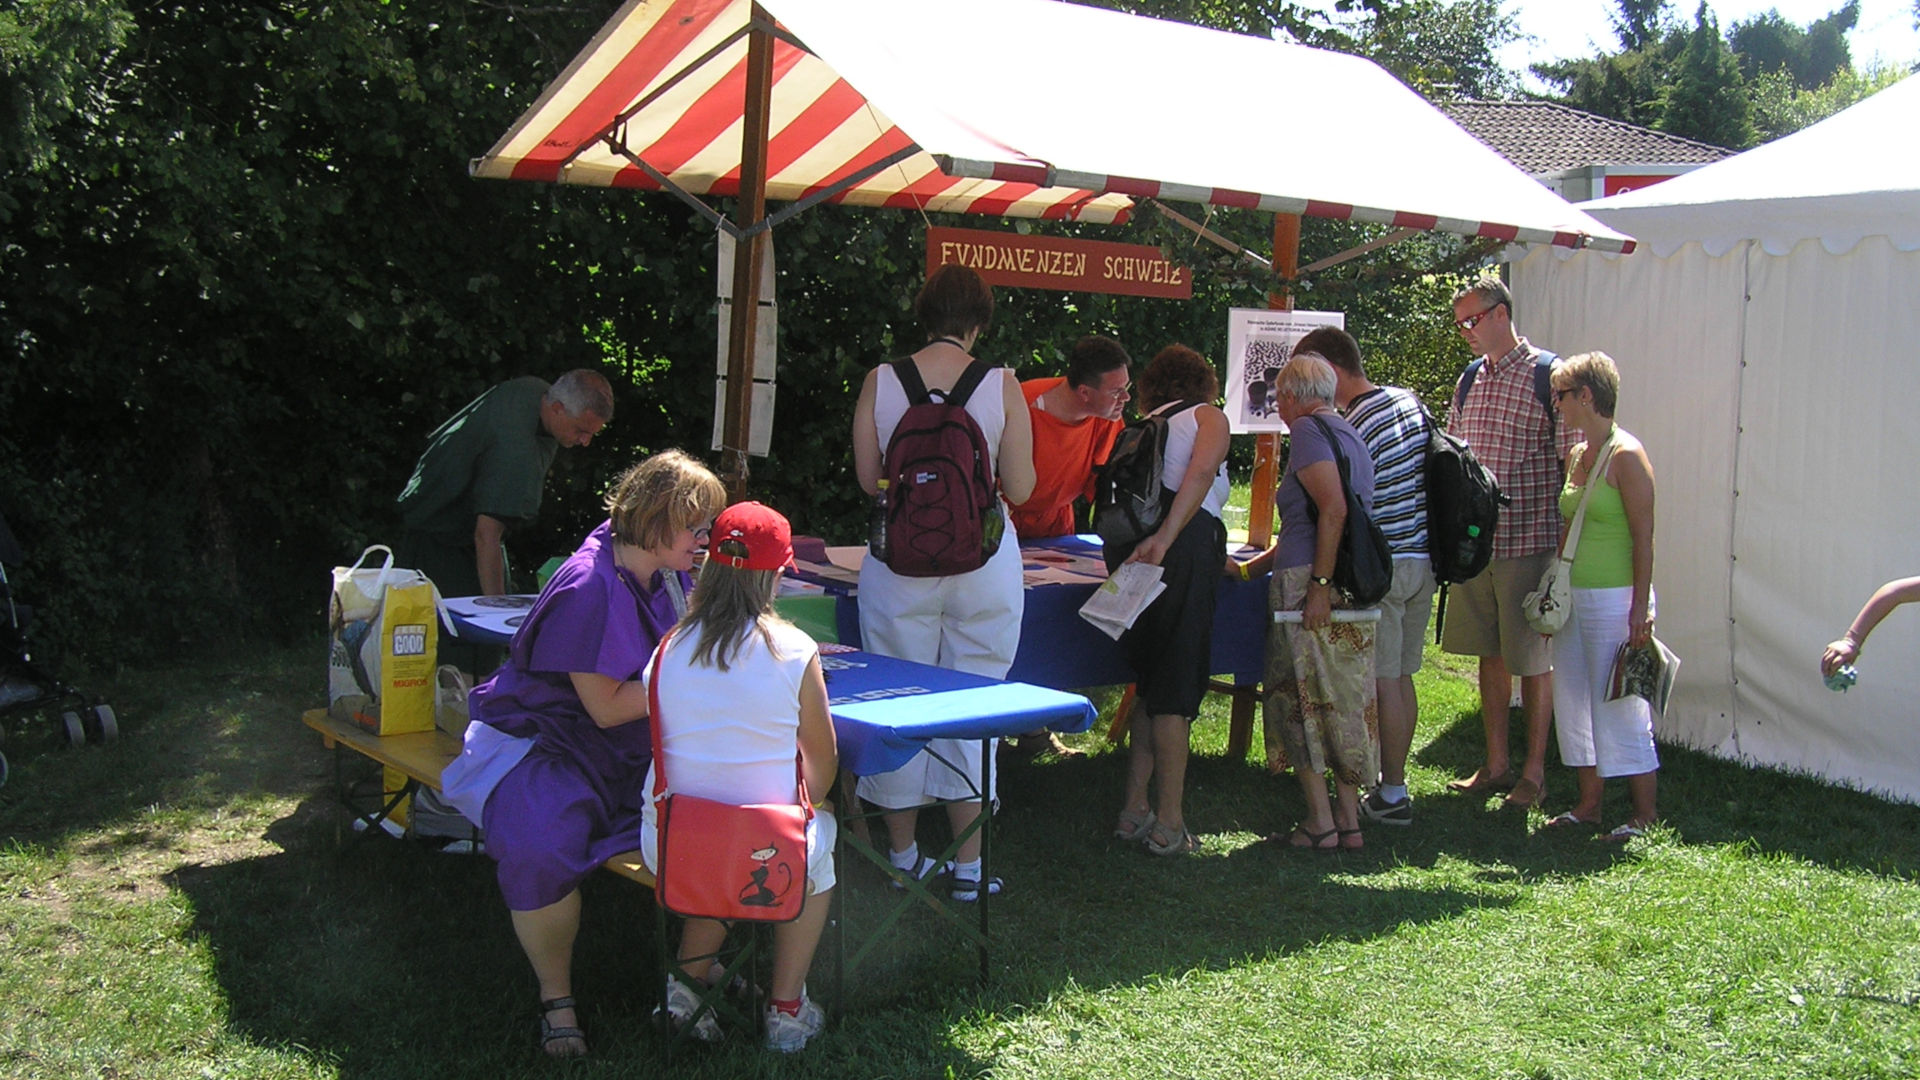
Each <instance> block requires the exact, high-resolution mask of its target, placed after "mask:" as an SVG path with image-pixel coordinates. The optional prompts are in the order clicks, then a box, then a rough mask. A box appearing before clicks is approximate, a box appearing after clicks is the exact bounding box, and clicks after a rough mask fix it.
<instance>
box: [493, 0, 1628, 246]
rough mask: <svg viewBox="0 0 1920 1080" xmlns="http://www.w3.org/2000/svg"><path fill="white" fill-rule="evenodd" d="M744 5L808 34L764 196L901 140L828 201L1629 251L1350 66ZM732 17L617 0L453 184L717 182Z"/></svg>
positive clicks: (1380, 80) (933, 7)
mask: <svg viewBox="0 0 1920 1080" xmlns="http://www.w3.org/2000/svg"><path fill="white" fill-rule="evenodd" d="M761 6H762V7H763V8H765V9H766V10H767V11H768V12H769V13H770V14H771V15H772V16H773V17H774V18H775V19H777V20H778V22H779V24H780V25H781V26H782V27H783V28H784V29H785V30H786V31H788V32H789V33H790V34H791V35H793V36H794V37H795V38H797V39H798V41H800V42H802V43H804V44H805V46H806V48H805V50H802V49H799V48H796V47H794V45H793V44H790V43H789V42H787V41H785V40H782V41H779V42H777V43H776V45H775V51H774V77H775V84H774V88H773V105H772V122H771V134H770V139H769V157H770V165H769V174H770V175H769V181H768V188H767V194H768V197H769V198H772V199H778V200H794V199H799V198H801V197H803V196H805V195H806V194H808V193H810V192H814V191H817V190H820V189H821V188H823V187H824V186H826V185H829V184H831V183H833V182H834V181H836V180H838V179H841V178H844V177H847V176H849V175H852V174H854V173H856V172H858V171H859V170H861V169H862V168H863V167H867V166H870V165H872V164H873V163H875V162H878V161H881V160H883V159H885V158H887V157H888V156H889V155H892V154H899V153H903V152H904V154H905V156H904V157H903V159H902V160H900V161H899V162H897V163H895V164H890V165H888V166H886V167H885V168H883V169H881V170H880V171H879V172H878V173H876V174H875V175H873V176H871V177H868V178H866V179H864V180H863V181H861V182H860V183H858V184H857V185H855V186H853V187H852V188H851V189H849V190H847V191H845V192H842V193H840V194H838V195H836V196H835V201H840V202H846V203H852V204H857V205H869V206H895V207H901V208H913V207H919V208H922V209H926V210H952V211H963V212H972V213H990V214H1000V215H1006V216H1032V217H1059V218H1074V219H1079V220H1092V221H1111V220H1116V219H1117V218H1119V217H1120V216H1123V215H1124V214H1125V213H1126V211H1127V208H1128V207H1129V206H1131V199H1132V198H1136V197H1159V198H1164V199H1176V200H1187V201H1197V202H1204V203H1209V204H1214V205H1220V206H1237V207H1249V208H1258V209H1262V210H1269V211H1278V212H1287V213H1298V214H1305V215H1308V216H1315V217H1331V218H1339V219H1348V220H1356V221H1369V222H1377V223H1380V224H1384V225H1392V226H1396V227H1403V228H1417V229H1437V230H1441V231H1447V232H1454V233H1460V234H1465V235H1480V236H1491V237H1496V238H1502V239H1509V240H1515V241H1519V242H1530V243H1546V244H1554V245H1559V246H1564V247H1569V248H1579V247H1586V246H1592V247H1595V248H1597V249H1601V250H1610V251H1622V250H1631V248H1632V240H1631V239H1630V238H1629V237H1627V236H1624V235H1622V234H1621V233H1619V232H1616V231H1614V230H1612V229H1609V228H1607V227H1606V226H1604V225H1602V224H1600V223H1599V222H1597V221H1595V220H1593V219H1592V218H1590V217H1587V216H1586V215H1584V214H1582V213H1581V212H1579V211H1578V210H1575V209H1574V208H1573V207H1571V206H1570V205H1569V204H1567V203H1566V202H1565V201H1563V200H1562V199H1560V198H1559V197H1558V196H1557V195H1554V194H1553V193H1552V192H1549V191H1547V190H1546V189H1545V188H1543V187H1541V186H1540V185H1539V184H1537V183H1535V182H1534V181H1533V180H1531V179H1530V178H1528V177H1527V176H1526V175H1525V174H1524V173H1522V172H1521V171H1520V170H1519V169H1517V168H1515V167H1514V166H1513V165H1511V164H1509V163H1508V162H1507V161H1506V160H1505V159H1503V158H1501V157H1500V156H1499V155H1498V154H1496V153H1495V152H1494V151H1492V150H1491V149H1489V148H1488V147H1486V146H1485V145H1483V144H1482V143H1480V142H1479V141H1478V140H1477V139H1475V138H1473V136H1471V135H1469V134H1467V133H1466V132H1465V131H1464V130H1462V129H1461V128H1460V127H1459V126H1458V125H1456V124H1454V123H1453V122H1452V121H1451V120H1449V119H1448V118H1447V117H1446V116H1445V115H1444V114H1442V113H1441V112H1439V111H1438V110H1437V109H1435V108H1433V107H1432V106H1431V105H1429V104H1428V103H1427V102H1426V101H1425V100H1423V99H1422V98H1421V97H1420V96H1419V95H1418V94H1415V93H1414V92H1413V91H1412V90H1409V89H1408V88H1407V87H1405V86H1404V85H1402V84H1401V83H1400V82H1399V81H1398V80H1396V79H1395V78H1394V77H1393V76H1391V75H1389V74H1388V73H1387V72H1386V71H1384V70H1382V69H1381V68H1379V67H1378V66H1376V65H1374V64H1373V63H1371V62H1369V61H1367V60H1364V59H1360V58H1357V57H1352V56H1346V55H1342V54H1339V53H1330V52H1323V51H1319V50H1315V49H1309V48H1306V47H1303V46H1298V45H1290V44H1282V43H1278V42H1274V41H1267V40H1262V39H1258V38H1252V37H1246V36H1242V35H1236V34H1228V33H1222V32H1219V31H1214V30H1207V29H1202V28H1198V27H1193V26H1188V25H1185V24H1180V23H1171V22H1164V21H1160V20H1155V19H1147V18H1141V17H1139V16H1133V15H1126V14H1121V13H1117V12H1112V11H1106V10H1103V9H1099V8H1092V7H1086V6H1082V5H1078V4H1069V3H1061V2H1058V0H762V5H761ZM750 15H751V4H750V3H749V0H631V2H630V3H628V4H627V5H626V6H625V7H623V8H621V10H620V11H619V12H618V13H617V14H616V15H615V16H614V17H613V19H612V20H610V21H609V22H608V24H607V26H606V27H605V28H604V29H603V30H602V31H601V32H600V34H599V35H598V36H597V37H596V38H595V39H594V41H593V42H592V43H591V44H589V45H588V47H587V48H586V50H585V51H583V52H582V53H581V54H580V56H579V57H577V58H576V59H575V60H574V62H573V64H572V65H570V66H569V67H568V69H567V71H566V72H564V73H563V74H562V75H561V76H560V78H558V79H557V80H555V82H554V83H553V85H551V86H549V87H548V88H547V91H546V93H545V94H544V95H542V97H541V99H540V100H539V101H538V102H537V103H536V104H535V105H534V106H533V108H531V109H530V110H528V112H527V113H526V114H525V115H524V116H522V117H521V118H520V120H519V121H518V122H517V123H516V124H515V125H514V127H513V128H512V130H510V131H509V132H507V134H506V135H505V136H503V137H502V138H501V140H500V141H499V143H498V144H496V145H495V146H494V148H493V149H492V150H491V151H490V152H489V153H488V154H487V155H486V156H485V157H482V158H480V159H478V160H476V161H475V162H474V163H473V166H472V172H473V174H474V175H475V176H481V177H494V178H513V179H533V180H546V181H558V182H563V183H578V184H599V185H617V186H624V187H636V188H659V187H661V186H662V185H661V184H660V183H659V181H658V178H657V177H655V176H652V175H650V174H649V173H648V172H647V171H646V170H645V169H643V168H641V167H640V166H638V165H636V164H635V163H634V162H633V161H632V160H631V159H630V158H628V157H627V156H626V155H624V154H622V153H621V152H620V150H619V148H620V147H624V148H625V149H626V150H628V151H629V152H631V154H632V155H633V156H634V157H636V158H638V159H639V160H641V161H644V162H646V163H647V165H648V166H649V167H651V168H652V169H653V170H655V171H657V172H658V173H659V174H660V176H662V177H665V178H666V179H668V180H670V181H671V182H672V183H673V184H674V185H675V186H678V187H680V188H681V189H683V190H684V191H687V192H689V193H692V194H695V195H706V194H730V193H733V192H736V191H737V190H738V185H739V173H740V157H741V153H740V131H741V114H742V101H743V97H744V85H745V76H744V58H745V53H746V42H745V40H744V39H743V38H739V37H734V36H732V35H735V34H736V32H737V31H738V30H740V29H741V28H742V27H744V26H746V25H747V23H748V20H749V18H750ZM710 52H711V53H712V55H711V56H710V57H708V58H707V59H706V60H705V62H704V63H699V64H698V65H697V66H692V65H695V63H696V62H697V61H699V60H700V58H701V57H703V56H706V55H707V54H708V53H710ZM690 66H692V67H691V70H689V68H690ZM676 80H677V81H676Z"/></svg>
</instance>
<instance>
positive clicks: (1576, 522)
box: [1560, 424, 1620, 563]
mask: <svg viewBox="0 0 1920 1080" xmlns="http://www.w3.org/2000/svg"><path fill="white" fill-rule="evenodd" d="M1619 430H1620V427H1619V425H1617V424H1616V425H1615V426H1614V429H1613V430H1612V431H1609V432H1607V440H1606V441H1605V442H1603V443H1601V444H1600V451H1599V456H1598V457H1596V458H1594V459H1593V468H1591V469H1588V470H1587V482H1586V484H1584V485H1583V486H1582V487H1581V488H1580V505H1579V507H1577V508H1576V509H1575V510H1574V511H1573V522H1572V524H1570V525H1568V526H1567V542H1566V543H1564V544H1562V545H1560V561H1561V562H1566V563H1571V562H1572V561H1573V556H1574V553H1575V552H1577V551H1579V550H1580V526H1581V525H1582V524H1584V523H1585V522H1586V520H1587V500H1588V499H1591V498H1593V481H1594V478H1595V477H1598V478H1599V480H1600V482H1601V483H1603V484H1604V483H1606V482H1607V461H1608V460H1609V459H1611V458H1612V457H1613V437H1614V435H1615V434H1616V433H1618V432H1619Z"/></svg>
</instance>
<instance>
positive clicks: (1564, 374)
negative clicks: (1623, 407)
mask: <svg viewBox="0 0 1920 1080" xmlns="http://www.w3.org/2000/svg"><path fill="white" fill-rule="evenodd" d="M1583 386H1584V387H1586V388H1587V389H1589V390H1591V391H1593V411H1594V412H1597V413H1599V414H1600V415H1601V416H1604V417H1606V418H1607V419H1609V420H1611V419H1613V410H1614V409H1615V408H1616V407H1617V406H1618V405H1619V404H1620V368H1619V366H1618V365H1616V364H1615V363H1614V362H1613V357H1611V356H1608V355H1607V354H1606V353H1603V352H1583V353H1581V354H1580V355H1578V356H1569V357H1567V358H1566V359H1565V360H1562V361H1560V362H1559V363H1558V364H1555V365H1554V366H1553V388H1554V389H1555V390H1578V389H1580V388H1581V387H1583Z"/></svg>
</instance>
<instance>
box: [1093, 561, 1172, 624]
mask: <svg viewBox="0 0 1920 1080" xmlns="http://www.w3.org/2000/svg"><path fill="white" fill-rule="evenodd" d="M1160 576H1161V575H1160V568H1159V567H1157V566H1152V565H1149V564H1147V563H1138V562H1130V563H1122V564H1120V569H1118V570H1115V571H1114V572H1113V576H1112V577H1109V578H1108V579H1107V580H1106V583H1105V584H1103V585H1101V586H1100V587H1099V588H1097V589H1095V590H1093V595H1092V596H1090V597H1088V598H1087V602H1086V603H1084V604H1082V605H1080V617H1081V618H1083V619H1085V620H1087V621H1088V622H1090V623H1092V624H1093V625H1095V626H1097V627H1099V628H1100V630H1101V632H1103V633H1105V634H1106V635H1107V636H1108V637H1110V638H1113V639H1115V640H1118V639H1119V637H1120V635H1121V634H1122V633H1123V632H1125V631H1126V629H1127V628H1128V627H1130V626H1132V625H1133V621H1134V620H1135V619H1138V618H1139V617H1140V613H1141V612H1143V611H1145V610H1147V605H1148V604H1151V603H1153V601H1154V599H1155V598H1156V597H1158V596H1159V595H1160V594H1161V593H1163V592H1166V591H1167V584H1166V582H1164V581H1161V580H1160Z"/></svg>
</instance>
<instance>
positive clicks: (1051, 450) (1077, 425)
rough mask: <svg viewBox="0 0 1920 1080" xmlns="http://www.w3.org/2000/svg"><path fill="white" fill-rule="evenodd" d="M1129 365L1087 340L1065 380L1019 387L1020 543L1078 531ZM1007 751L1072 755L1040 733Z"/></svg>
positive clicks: (1071, 356)
mask: <svg viewBox="0 0 1920 1080" xmlns="http://www.w3.org/2000/svg"><path fill="white" fill-rule="evenodd" d="M1131 363H1132V360H1131V359H1129V358H1128V356H1127V350H1126V349H1124V348H1122V347H1121V345H1120V343H1119V342H1117V341H1115V340H1113V339H1112V338H1109V337H1100V336H1099V335H1097V334H1089V335H1088V336H1086V337H1083V338H1081V339H1080V340H1079V341H1076V342H1074V344H1073V348H1072V349H1071V350H1070V351H1069V352H1068V353H1067V374H1066V375H1065V376H1064V377H1062V376H1058V375H1056V376H1054V377H1052V378H1047V379H1029V380H1027V381H1026V382H1023V383H1021V384H1020V391H1021V393H1023V394H1025V395H1026V398H1027V413H1028V415H1029V416H1031V417H1032V419H1033V473H1034V485H1033V494H1032V495H1030V496H1028V497H1027V501H1026V502H1024V503H1021V504H1020V505H1019V506H1014V507H1010V508H1009V509H1010V510H1011V511H1012V519H1013V529H1014V532H1015V533H1016V534H1018V535H1019V537H1020V539H1022V540H1040V539H1044V538H1046V537H1049V536H1067V535H1069V534H1071V533H1073V532H1075V531H1077V530H1076V524H1077V520H1078V516H1079V510H1078V507H1077V506H1076V505H1075V504H1076V502H1080V501H1086V500H1091V499H1092V498H1093V471H1094V469H1095V468H1096V467H1098V466H1100V465H1101V464H1103V463H1105V462H1106V460H1107V454H1108V452H1109V451H1111V450H1112V449H1113V440H1114V439H1115V438H1117V437H1118V436H1119V434H1120V429H1121V428H1123V427H1125V426H1126V424H1125V423H1124V422H1123V421H1122V416H1123V415H1124V414H1125V413H1126V409H1127V402H1128V401H1130V400H1131V399H1132V397H1133V394H1132V393H1131V388H1132V381H1131V377H1130V374H1129V371H1128V368H1129V365H1131ZM1010 746H1011V749H1012V750H1013V751H1015V752H1017V753H1019V754H1021V755H1023V756H1028V757H1031V756H1032V755H1034V754H1038V753H1040V752H1041V751H1043V750H1051V751H1053V752H1054V753H1055V754H1057V755H1060V756H1071V755H1073V754H1076V753H1078V751H1076V750H1073V749H1071V748H1069V747H1068V746H1067V745H1066V744H1065V743H1063V742H1061V741H1060V737H1059V736H1058V735H1055V734H1054V733H1053V732H1051V731H1044V730H1043V731H1035V732H1031V733H1029V734H1026V735H1022V736H1020V738H1019V739H1017V740H1015V741H1013V742H1012V743H1011V744H1010Z"/></svg>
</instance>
